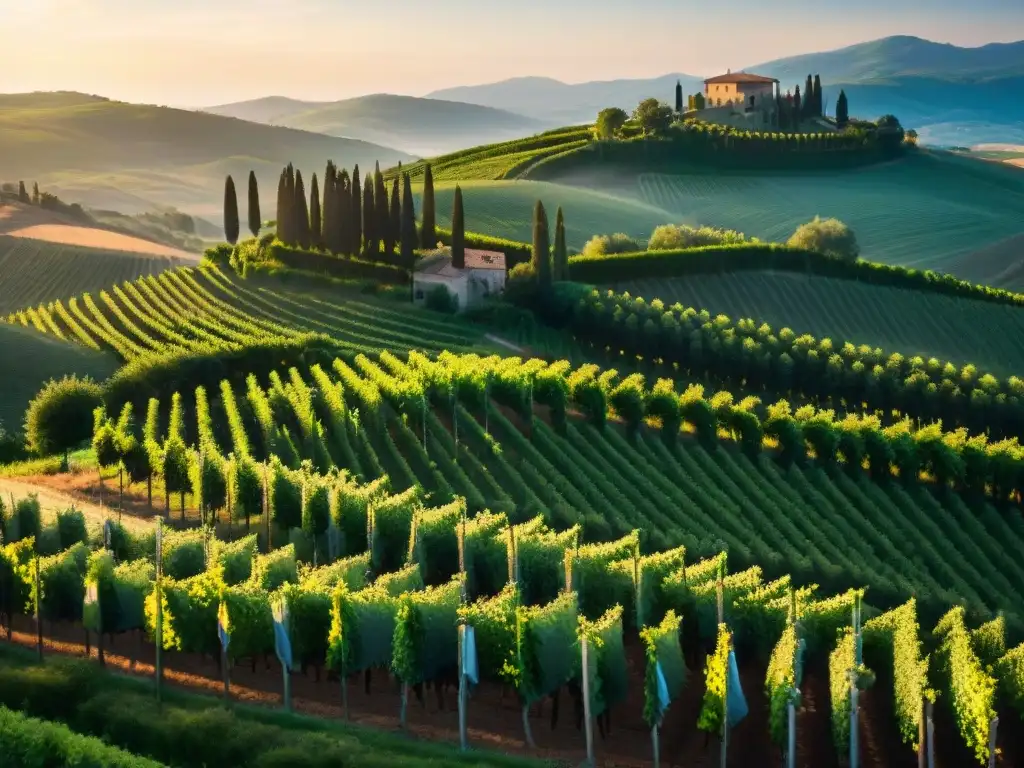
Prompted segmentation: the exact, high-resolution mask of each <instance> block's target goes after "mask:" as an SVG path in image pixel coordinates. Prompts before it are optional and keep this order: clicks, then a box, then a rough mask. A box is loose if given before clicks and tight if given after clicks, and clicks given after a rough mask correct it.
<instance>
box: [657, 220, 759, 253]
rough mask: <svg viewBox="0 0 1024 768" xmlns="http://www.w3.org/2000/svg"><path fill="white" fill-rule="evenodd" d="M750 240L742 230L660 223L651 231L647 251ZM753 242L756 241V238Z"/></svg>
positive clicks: (730, 243) (671, 249) (732, 243)
mask: <svg viewBox="0 0 1024 768" xmlns="http://www.w3.org/2000/svg"><path fill="white" fill-rule="evenodd" d="M746 242H751V241H750V240H748V239H747V236H746V235H744V234H743V233H742V232H736V231H734V230H731V229H715V228H714V227H690V226H687V225H685V224H662V225H661V226H660V227H656V228H655V230H654V232H652V233H651V239H650V240H649V241H648V242H647V250H649V251H673V250H677V249H680V248H696V247H700V246H705V245H736V244H740V243H746ZM753 242H757V240H756V239H754V240H753Z"/></svg>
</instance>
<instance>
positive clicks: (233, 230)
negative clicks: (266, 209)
mask: <svg viewBox="0 0 1024 768" xmlns="http://www.w3.org/2000/svg"><path fill="white" fill-rule="evenodd" d="M238 229H239V224H238V196H237V195H236V194H235V180H234V179H232V178H231V176H230V175H229V176H228V178H227V180H226V181H225V182H224V237H225V239H226V240H227V241H228V242H229V243H231V244H232V245H234V244H235V243H237V242H238Z"/></svg>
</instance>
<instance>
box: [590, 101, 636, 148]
mask: <svg viewBox="0 0 1024 768" xmlns="http://www.w3.org/2000/svg"><path fill="white" fill-rule="evenodd" d="M628 119H629V115H627V114H626V112H625V110H622V109H619V108H618V107H608V108H607V109H602V110H601V111H600V112H598V113H597V122H596V123H594V131H595V132H596V133H597V137H598V138H599V139H605V140H609V139H614V138H615V136H616V135H618V133H619V130H621V128H622V126H624V125H625V124H626V121H627V120H628Z"/></svg>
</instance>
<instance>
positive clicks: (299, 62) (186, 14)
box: [0, 0, 1024, 106]
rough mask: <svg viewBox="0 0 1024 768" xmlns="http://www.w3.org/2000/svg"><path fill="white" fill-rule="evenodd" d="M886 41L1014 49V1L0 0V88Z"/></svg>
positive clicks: (288, 77)
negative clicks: (911, 38) (915, 39)
mask: <svg viewBox="0 0 1024 768" xmlns="http://www.w3.org/2000/svg"><path fill="white" fill-rule="evenodd" d="M895 34H910V35H917V36H919V37H924V38H928V39H931V40H936V41H939V42H950V43H954V44H956V45H966V46H976V45H982V44H984V43H987V42H1010V41H1014V40H1019V39H1022V38H1024V0H903V2H897V3H893V2H891V1H890V0H858V2H856V3H853V4H851V3H849V2H848V1H847V0H717V2H707V0H697V1H696V2H694V0H619V1H618V2H610V1H609V0H515V1H514V2H509V3H498V2H493V0H374V1H373V2H368V3H358V2H353V1H352V0H0V52H2V56H3V61H4V65H3V67H2V68H0V92H5V93H19V92H26V91H36V90H47V91H48V90H74V91H83V92H86V93H95V94H100V95H103V96H108V97H111V98H116V99H122V100H125V101H137V102H145V103H155V104H168V105H173V106H210V105H213V104H219V103H225V102H231V101H240V100H244V99H251V98H257V97H260V96H267V95H283V96H292V97H295V98H300V99H316V100H333V99H343V98H348V97H351V96H358V95H361V94H366V93H381V92H385V93H401V94H410V95H416V96H420V95H424V94H426V93H428V92H430V91H432V90H435V89H438V88H446V87H449V86H455V85H470V84H475V83H483V82H491V81H495V80H502V79H505V78H509V77H518V76H522V75H541V76H547V77H554V78H557V79H559V80H563V81H565V82H583V81H586V80H610V79H616V78H624V77H654V76H657V75H663V74H666V73H670V72H685V73H687V74H692V75H699V76H705V75H709V74H714V73H717V72H719V71H722V70H725V69H727V68H731V69H739V68H742V67H745V66H750V65H753V64H757V63H760V62H763V61H767V60H771V59H776V58H782V57H784V56H791V55H796V54H800V53H808V52H812V51H821V50H830V49H833V48H839V47H842V46H844V45H851V44H853V43H858V42H862V41H865V40H871V39H875V38H878V37H885V36H888V35H895Z"/></svg>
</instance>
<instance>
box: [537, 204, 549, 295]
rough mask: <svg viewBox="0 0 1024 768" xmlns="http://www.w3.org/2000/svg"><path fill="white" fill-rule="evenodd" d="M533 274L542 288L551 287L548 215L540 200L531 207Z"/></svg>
mask: <svg viewBox="0 0 1024 768" xmlns="http://www.w3.org/2000/svg"><path fill="white" fill-rule="evenodd" d="M532 263H533V273H534V274H535V275H536V276H537V282H539V283H540V285H541V286H542V287H546V286H549V285H551V236H550V234H549V233H548V215H547V213H546V212H545V210H544V203H542V202H541V201H540V200H538V201H537V204H536V205H534V207H533V258H532Z"/></svg>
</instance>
